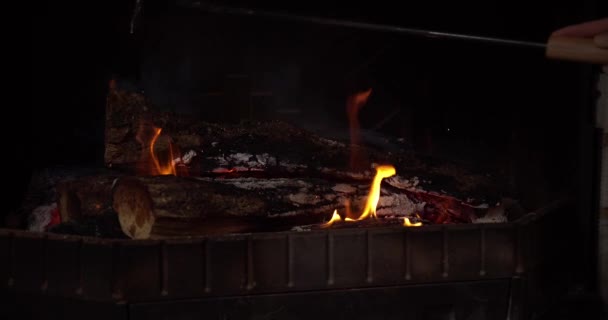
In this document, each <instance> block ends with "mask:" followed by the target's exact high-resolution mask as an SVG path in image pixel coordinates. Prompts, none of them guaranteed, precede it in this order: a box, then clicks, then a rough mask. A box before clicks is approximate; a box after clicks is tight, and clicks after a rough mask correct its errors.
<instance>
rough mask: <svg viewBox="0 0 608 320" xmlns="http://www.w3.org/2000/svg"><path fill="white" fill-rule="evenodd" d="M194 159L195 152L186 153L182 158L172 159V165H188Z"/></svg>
mask: <svg viewBox="0 0 608 320" xmlns="http://www.w3.org/2000/svg"><path fill="white" fill-rule="evenodd" d="M194 157H196V151H194V150H190V151H188V152H186V154H184V155H183V156H181V157H177V158H175V159H173V165H177V164H189V163H190V162H191V161H192V159H193V158H194Z"/></svg>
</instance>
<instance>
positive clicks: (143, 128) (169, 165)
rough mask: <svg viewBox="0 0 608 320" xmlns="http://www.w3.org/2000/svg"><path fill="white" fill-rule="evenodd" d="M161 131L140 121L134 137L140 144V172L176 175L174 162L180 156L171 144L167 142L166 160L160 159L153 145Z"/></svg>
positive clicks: (178, 160) (178, 159)
mask: <svg viewBox="0 0 608 320" xmlns="http://www.w3.org/2000/svg"><path fill="white" fill-rule="evenodd" d="M161 132H162V129H161V128H158V127H155V126H153V125H149V124H145V123H143V122H142V123H140V126H139V131H138V132H137V137H136V138H137V141H139V143H141V144H142V155H141V159H140V163H139V171H140V174H147V175H153V176H157V175H174V176H176V175H177V170H176V163H178V162H180V159H181V157H180V155H179V152H178V151H177V150H176V149H175V147H174V146H173V144H172V143H171V142H169V149H168V157H167V160H166V161H160V160H159V158H158V155H157V153H156V151H155V146H156V143H157V141H158V138H159V137H160V134H161ZM176 159H177V160H176Z"/></svg>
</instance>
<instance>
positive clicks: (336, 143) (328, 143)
mask: <svg viewBox="0 0 608 320" xmlns="http://www.w3.org/2000/svg"><path fill="white" fill-rule="evenodd" d="M318 139H319V142H321V144H323V145H326V146H331V147H346V145H345V144H344V143H342V142H340V141H336V140H330V139H327V138H321V137H319V138H318Z"/></svg>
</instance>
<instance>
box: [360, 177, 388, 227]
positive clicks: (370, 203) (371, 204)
mask: <svg viewBox="0 0 608 320" xmlns="http://www.w3.org/2000/svg"><path fill="white" fill-rule="evenodd" d="M395 173H397V172H396V170H395V167H393V166H390V165H384V166H378V167H377V168H376V176H375V177H374V181H372V187H371V189H370V190H369V195H368V196H367V202H366V203H365V209H364V210H363V213H362V214H361V216H360V217H359V218H358V219H357V220H363V219H365V218H367V217H368V216H370V215H371V216H372V217H373V218H376V206H377V205H378V201H379V200H380V184H381V183H382V179H384V178H388V177H392V176H394V175H395Z"/></svg>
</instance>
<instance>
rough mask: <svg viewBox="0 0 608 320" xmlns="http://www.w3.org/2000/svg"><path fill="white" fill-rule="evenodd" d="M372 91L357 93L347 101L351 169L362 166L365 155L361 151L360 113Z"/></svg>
mask: <svg viewBox="0 0 608 320" xmlns="http://www.w3.org/2000/svg"><path fill="white" fill-rule="evenodd" d="M371 93H372V89H371V88H369V89H367V90H365V91H362V92H357V93H355V94H353V95H352V96H350V97H348V99H347V100H346V115H347V117H348V124H349V128H350V167H351V169H357V168H358V167H359V166H360V165H361V164H362V162H363V161H362V158H363V155H362V154H361V151H360V150H359V146H360V144H361V136H360V132H359V131H360V129H359V127H360V125H359V111H360V110H361V108H363V106H364V105H365V104H366V103H367V100H368V99H369V96H370V94H371Z"/></svg>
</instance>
